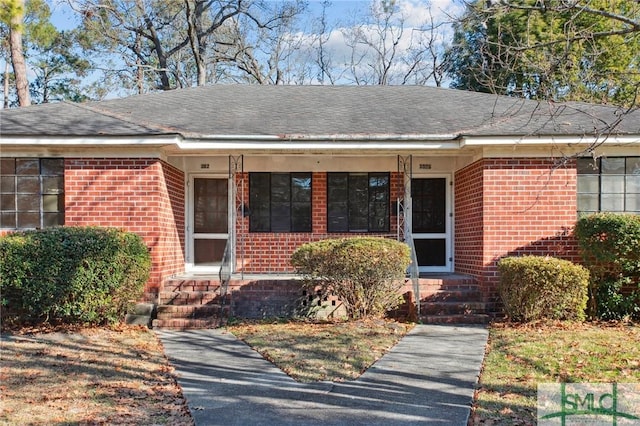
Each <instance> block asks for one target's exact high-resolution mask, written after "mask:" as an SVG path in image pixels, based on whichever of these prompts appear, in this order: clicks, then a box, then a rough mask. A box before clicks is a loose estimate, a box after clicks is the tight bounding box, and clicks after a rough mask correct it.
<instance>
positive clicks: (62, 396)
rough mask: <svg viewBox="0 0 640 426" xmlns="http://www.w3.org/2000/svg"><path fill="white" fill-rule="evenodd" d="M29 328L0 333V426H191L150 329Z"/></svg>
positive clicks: (180, 392)
mask: <svg viewBox="0 0 640 426" xmlns="http://www.w3.org/2000/svg"><path fill="white" fill-rule="evenodd" d="M29 331H33V330H27V331H25V330H22V331H20V332H18V333H12V334H8V333H7V334H3V335H2V336H1V341H0V425H56V424H57V425H97V424H109V425H151V424H153V425H176V426H187V425H193V420H192V419H191V415H190V413H189V411H188V408H187V407H186V403H185V400H184V398H183V396H182V391H181V390H180V388H179V386H178V385H177V383H176V380H175V376H174V374H173V368H172V367H171V365H170V364H169V362H168V360H167V358H166V357H165V356H164V354H163V350H162V345H161V344H160V342H159V341H158V339H157V338H156V336H155V335H154V334H153V333H152V332H151V331H150V330H148V329H146V328H141V327H120V328H89V329H75V330H70V329H67V330H64V331H53V332H51V330H46V332H42V331H41V330H37V332H29Z"/></svg>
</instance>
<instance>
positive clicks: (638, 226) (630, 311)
mask: <svg viewBox="0 0 640 426" xmlns="http://www.w3.org/2000/svg"><path fill="white" fill-rule="evenodd" d="M574 233H575V236H576V239H577V240H578V247H579V250H580V254H581V256H582V259H583V261H584V264H585V266H586V267H587V268H588V269H589V272H590V273H591V280H590V284H589V297H590V299H589V300H590V303H589V311H590V312H589V313H590V314H591V315H592V316H595V315H598V316H600V317H601V318H603V319H620V318H623V317H625V316H628V315H632V316H634V317H635V318H640V314H639V313H638V311H639V310H640V292H638V288H639V286H640V216H639V215H629V214H614V213H598V214H593V215H589V216H584V217H582V218H580V219H579V220H578V222H577V223H576V227H575V231H574ZM616 306H618V307H619V308H620V309H619V312H617V313H616ZM634 312H635V314H634Z"/></svg>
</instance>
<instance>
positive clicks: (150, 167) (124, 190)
mask: <svg viewBox="0 0 640 426" xmlns="http://www.w3.org/2000/svg"><path fill="white" fill-rule="evenodd" d="M183 182H184V175H183V172H181V171H180V170H178V169H176V168H174V167H172V166H170V165H169V164H167V163H164V162H162V161H160V160H158V159H129V158H117V159H115V158H68V159H66V160H65V225H68V226H89V225H92V226H108V227H117V228H122V229H125V230H127V231H131V232H135V233H137V234H139V235H140V236H141V237H142V238H143V239H144V241H145V243H146V244H147V246H148V247H149V249H150V251H151V259H152V272H151V277H150V279H149V281H148V283H147V285H146V287H145V299H146V300H150V301H151V300H154V299H155V295H156V294H157V292H158V289H159V287H160V284H161V282H162V280H163V279H164V278H165V277H166V276H168V275H172V274H174V273H178V272H182V271H184V200H185V194H184V183H183Z"/></svg>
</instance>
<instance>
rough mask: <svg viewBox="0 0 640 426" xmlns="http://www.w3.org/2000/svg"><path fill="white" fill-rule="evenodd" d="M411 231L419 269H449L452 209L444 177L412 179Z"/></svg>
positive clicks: (446, 181)
mask: <svg viewBox="0 0 640 426" xmlns="http://www.w3.org/2000/svg"><path fill="white" fill-rule="evenodd" d="M411 199H412V206H411V207H412V209H411V211H412V216H411V224H412V226H411V233H412V235H413V241H414V244H415V247H416V255H417V257H418V267H419V271H420V272H451V267H452V256H451V211H450V208H449V205H450V201H449V200H450V189H449V179H448V178H447V177H430V178H417V179H412V180H411Z"/></svg>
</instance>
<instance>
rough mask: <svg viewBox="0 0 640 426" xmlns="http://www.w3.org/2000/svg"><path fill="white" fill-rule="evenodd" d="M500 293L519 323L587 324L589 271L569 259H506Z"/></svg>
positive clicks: (502, 267)
mask: <svg viewBox="0 0 640 426" xmlns="http://www.w3.org/2000/svg"><path fill="white" fill-rule="evenodd" d="M498 270H499V272H500V285H499V292H500V296H501V298H502V301H503V303H504V308H505V311H506V313H507V314H508V315H509V317H510V318H511V319H513V320H515V321H523V322H528V321H536V320H540V319H559V320H577V321H584V319H585V308H586V306H587V286H588V283H589V271H587V270H586V269H585V268H584V267H582V266H580V265H576V264H574V263H571V262H569V261H567V260H562V259H556V258H553V257H542V256H522V257H505V258H503V259H501V260H500V261H499V262H498Z"/></svg>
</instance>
